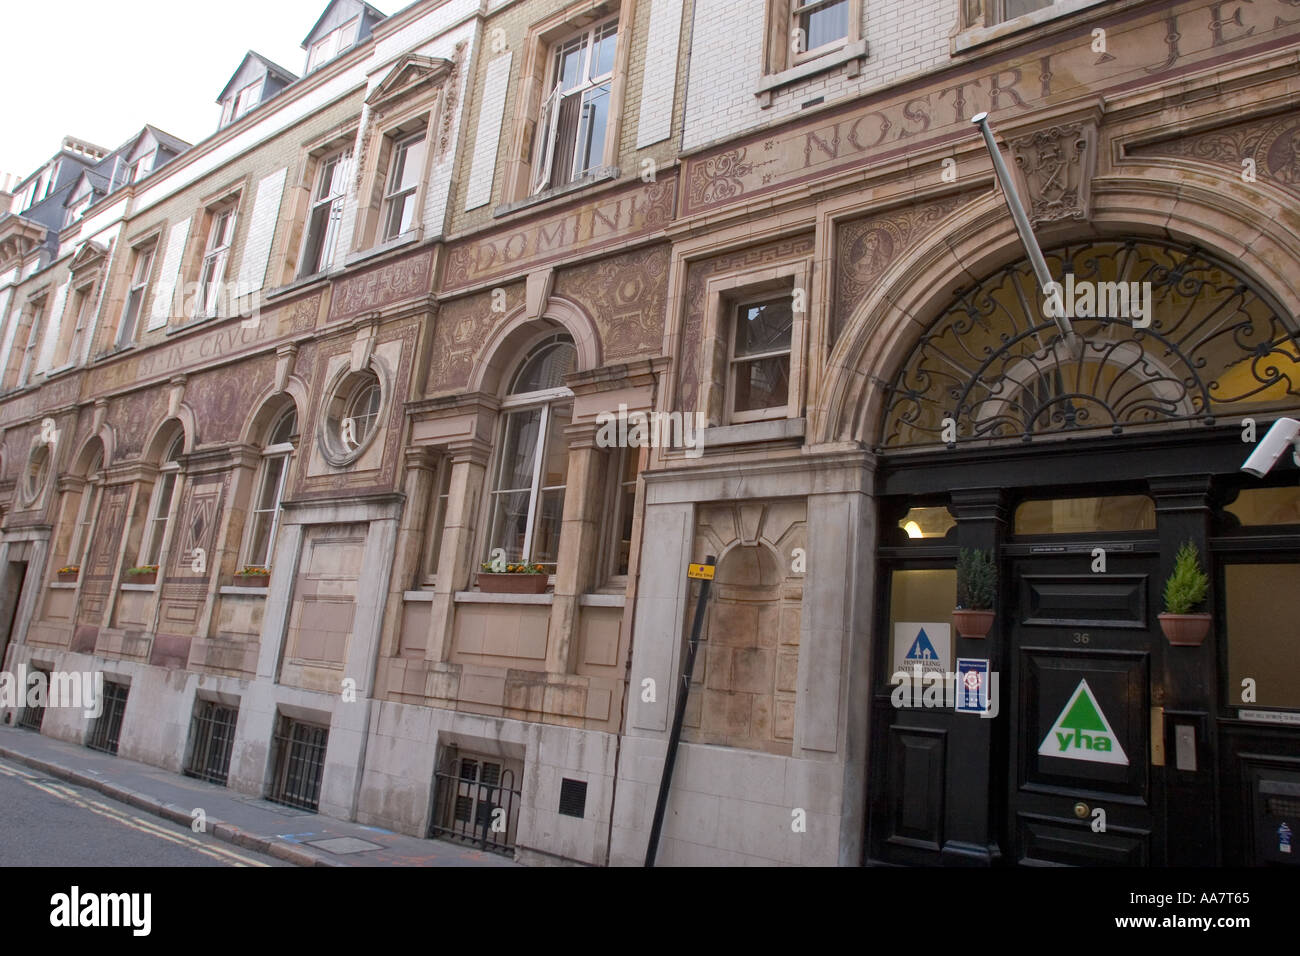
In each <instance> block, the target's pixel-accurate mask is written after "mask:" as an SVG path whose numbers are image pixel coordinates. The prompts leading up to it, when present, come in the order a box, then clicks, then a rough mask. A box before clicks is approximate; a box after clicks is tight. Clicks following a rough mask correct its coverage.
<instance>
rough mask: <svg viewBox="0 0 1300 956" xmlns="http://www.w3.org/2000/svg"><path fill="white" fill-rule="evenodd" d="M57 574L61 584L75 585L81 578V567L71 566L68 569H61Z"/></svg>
mask: <svg viewBox="0 0 1300 956" xmlns="http://www.w3.org/2000/svg"><path fill="white" fill-rule="evenodd" d="M55 574H56V575H58V579H59V581H60V582H61V583H63V584H74V583H76V580H77V578H79V577H81V567H80V566H79V565H75V564H71V565H68V567H66V568H59V570H58V571H56V572H55Z"/></svg>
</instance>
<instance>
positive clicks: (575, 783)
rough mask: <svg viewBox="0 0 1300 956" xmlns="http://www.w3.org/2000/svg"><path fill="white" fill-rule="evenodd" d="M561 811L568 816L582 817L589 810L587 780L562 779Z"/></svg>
mask: <svg viewBox="0 0 1300 956" xmlns="http://www.w3.org/2000/svg"><path fill="white" fill-rule="evenodd" d="M560 812H561V813H562V814H564V815H565V816H566V817H582V816H585V815H586V812H587V781H585V780H570V779H569V778H568V777H565V778H564V779H563V780H561V781H560Z"/></svg>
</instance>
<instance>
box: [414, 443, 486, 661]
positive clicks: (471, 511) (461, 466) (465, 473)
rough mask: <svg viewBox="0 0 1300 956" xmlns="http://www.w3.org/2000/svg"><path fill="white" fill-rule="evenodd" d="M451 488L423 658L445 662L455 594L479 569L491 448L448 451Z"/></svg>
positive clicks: (470, 446)
mask: <svg viewBox="0 0 1300 956" xmlns="http://www.w3.org/2000/svg"><path fill="white" fill-rule="evenodd" d="M449 450H450V451H451V455H452V459H451V488H450V490H449V491H448V494H447V520H446V521H445V522H444V524H443V526H442V552H441V553H440V554H439V555H438V583H437V587H436V588H435V591H434V596H433V601H432V602H431V604H430V607H429V640H428V642H427V643H426V644H425V654H424V656H425V659H426V660H430V661H445V660H448V659H449V658H450V657H451V647H452V633H453V631H452V629H453V627H454V626H455V614H456V605H455V600H454V599H455V595H456V592H457V591H459V590H464V589H465V588H468V587H469V584H470V579H471V577H472V575H473V572H474V571H475V570H476V569H477V567H478V560H477V551H476V550H475V549H476V548H477V546H478V545H477V543H476V541H475V534H476V532H477V530H478V516H479V512H480V511H481V510H482V508H481V507H480V505H481V502H482V496H483V494H484V493H485V492H484V478H485V477H486V475H487V462H488V457H489V454H490V453H491V447H490V446H489V445H488V443H487V442H485V441H482V440H481V439H477V438H475V439H470V440H468V441H465V442H458V443H456V444H453V445H451V446H450V449H449Z"/></svg>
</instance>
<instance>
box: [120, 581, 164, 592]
mask: <svg viewBox="0 0 1300 956" xmlns="http://www.w3.org/2000/svg"><path fill="white" fill-rule="evenodd" d="M121 588H122V590H123V591H157V590H158V585H157V584H127V583H126V582H125V581H124V582H122V584H121Z"/></svg>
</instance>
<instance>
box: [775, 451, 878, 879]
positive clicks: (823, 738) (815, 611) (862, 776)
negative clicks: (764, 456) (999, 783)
mask: <svg viewBox="0 0 1300 956" xmlns="http://www.w3.org/2000/svg"><path fill="white" fill-rule="evenodd" d="M855 472H856V473H855V474H847V475H845V478H846V479H847V483H848V484H849V485H850V487H852V486H854V485H856V486H857V487H856V488H853V489H852V490H837V491H835V492H834V493H830V494H813V495H809V497H808V555H807V560H808V565H807V571H806V577H805V579H804V590H803V602H802V616H801V620H800V634H799V672H798V683H797V689H798V696H797V698H796V702H795V739H794V747H793V749H792V756H794V757H803V758H816V757H818V756H821V757H823V758H825V757H829V756H832V755H838V754H843V758H844V764H843V774H844V790H843V797H842V804H841V807H840V833H839V841H838V843H839V864H840V865H841V866H857V865H859V864H860V862H861V859H862V846H863V842H864V840H865V837H866V801H867V778H868V774H867V750H868V743H869V740H870V735H871V724H870V719H871V701H872V690H871V650H872V642H871V635H872V633H873V631H874V624H875V620H874V615H875V607H876V593H875V591H876V578H877V574H876V541H877V523H876V504H875V500H874V499H873V498H872V497H871V494H870V492H871V488H872V481H871V479H872V473H873V472H872V468H871V467H870V466H868V467H864V468H862V469H860V470H858V469H855ZM835 484H838V485H840V487H841V488H843V487H844V484H845V482H841V481H837V482H835Z"/></svg>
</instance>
